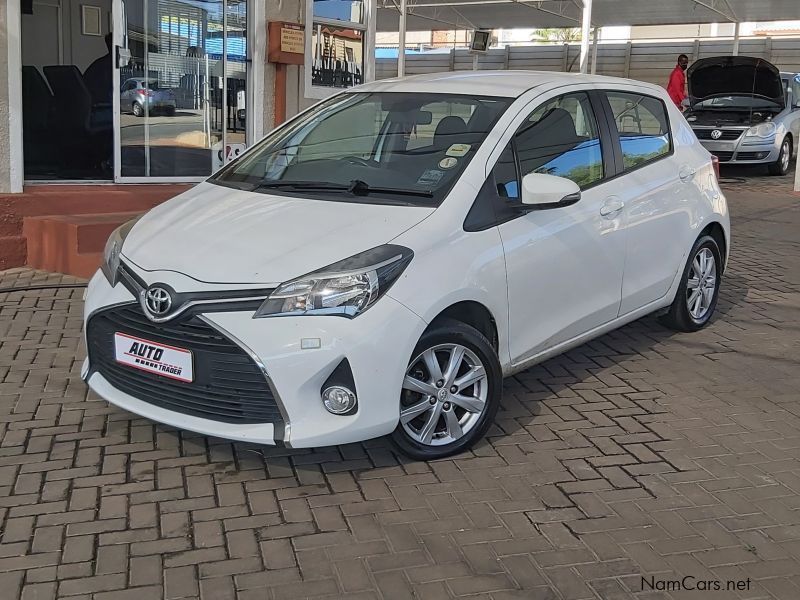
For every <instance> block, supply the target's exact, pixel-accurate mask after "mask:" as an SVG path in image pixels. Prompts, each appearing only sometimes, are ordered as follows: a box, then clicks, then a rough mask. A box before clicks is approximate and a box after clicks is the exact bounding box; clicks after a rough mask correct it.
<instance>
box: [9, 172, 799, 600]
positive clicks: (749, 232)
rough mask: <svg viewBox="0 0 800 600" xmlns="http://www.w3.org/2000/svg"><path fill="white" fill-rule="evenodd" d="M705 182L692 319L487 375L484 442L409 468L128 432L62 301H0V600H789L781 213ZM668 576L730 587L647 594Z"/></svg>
mask: <svg viewBox="0 0 800 600" xmlns="http://www.w3.org/2000/svg"><path fill="white" fill-rule="evenodd" d="M727 190H728V192H727V193H728V195H729V200H730V204H731V206H732V211H733V214H734V228H735V235H736V237H735V246H734V250H733V252H732V256H731V260H730V266H729V271H728V273H727V275H726V278H725V282H724V286H723V288H722V292H721V300H720V303H719V314H718V316H717V318H716V320H715V321H714V323H713V324H712V325H711V326H710V327H708V328H707V329H706V330H704V331H702V332H700V333H697V334H687V335H684V334H676V333H673V332H671V331H668V330H666V329H664V328H663V327H661V326H660V325H659V324H658V322H657V321H656V320H655V319H654V318H652V317H648V318H645V319H642V320H641V321H638V322H636V323H633V324H631V325H629V326H627V327H625V328H623V329H621V330H619V331H616V332H614V333H611V334H609V335H606V336H604V337H602V338H600V339H598V340H596V341H594V342H592V343H589V344H586V345H584V346H582V347H580V348H577V349H576V350H573V351H571V352H569V353H568V354H566V355H564V356H561V357H558V358H555V359H553V360H550V361H548V362H546V363H544V364H542V365H540V366H538V367H536V368H533V369H530V370H529V371H526V372H524V373H521V374H519V375H517V376H516V377H514V378H511V379H508V380H507V381H506V383H505V399H504V402H503V407H502V410H501V411H500V413H499V415H498V419H497V424H496V426H495V427H493V429H492V430H491V433H490V436H489V439H488V440H487V441H485V442H483V443H481V444H480V445H479V446H478V447H477V448H475V450H474V452H471V453H469V454H465V455H463V456H458V457H455V458H452V459H449V460H442V461H438V462H431V463H422V462H410V461H407V460H404V459H402V458H399V457H397V456H396V455H395V454H394V453H393V452H392V450H391V447H390V446H389V444H388V443H387V442H386V441H385V440H375V441H371V442H367V443H364V444H354V445H348V446H341V447H336V448H318V449H315V450H307V451H304V450H295V451H290V450H281V449H272V448H266V449H265V448H261V447H257V446H248V445H244V444H232V443H229V442H226V441H224V440H220V439H212V438H207V437H203V436H200V435H195V434H192V433H186V432H180V431H177V430H175V429H172V428H168V427H162V426H158V425H154V424H153V423H150V422H148V421H146V420H144V419H140V418H136V417H134V416H133V415H130V414H128V413H125V412H123V411H121V410H119V409H116V408H112V407H109V406H108V405H107V404H106V403H105V402H103V401H102V400H100V399H98V398H97V397H95V396H94V395H87V392H86V389H85V387H84V385H83V383H82V382H81V381H80V377H79V369H80V362H81V360H82V357H83V355H84V350H83V348H82V342H81V333H80V328H81V304H82V303H81V296H82V290H69V289H61V290H37V291H30V292H24V293H20V292H14V293H0V382H2V383H0V525H2V538H0V598H2V599H3V600H11V599H16V598H23V599H24V600H34V599H36V600H48V599H52V598H70V599H72V600H78V599H80V600H90V599H94V600H112V599H113V600H117V599H119V600H150V599H158V598H166V599H170V600H172V599H179V598H202V599H203V600H228V599H234V598H236V599H240V600H256V599H257V600H281V599H292V598H320V599H322V598H331V599H332V598H348V599H349V600H367V599H372V598H381V599H385V600H394V599H407V598H409V599H410V598H417V599H420V600H437V599H446V598H461V597H464V598H471V599H475V600H479V599H480V600H486V599H492V600H511V599H523V598H524V599H535V600H549V599H553V600H556V599H560V600H579V599H589V598H594V599H597V598H602V599H606V600H612V599H614V600H615V599H622V598H640V599H647V600H655V599H669V598H711V599H720V600H727V599H729V598H749V599H756V598H781V599H788V600H794V599H797V598H800V461H799V460H798V458H800V392H798V387H800V368H798V364H799V363H800V343H799V342H798V339H800V335H799V334H798V332H799V331H800V269H799V268H798V265H799V264H800V233H798V232H799V231H800V208H798V207H799V206H800V197H797V196H793V195H791V194H790V193H789V192H788V178H787V179H784V180H780V181H778V180H775V179H770V178H766V177H761V178H755V179H750V180H748V181H747V182H732V183H731V184H730V185H728V187H727ZM73 281H74V280H71V279H70V278H67V277H63V276H59V275H49V274H45V273H39V272H35V271H30V270H24V269H16V270H11V271H6V272H4V273H2V274H0V288H4V287H8V286H28V285H44V284H47V283H71V282H73ZM687 576H688V577H689V578H690V579H688V580H686V581H685V583H687V585H689V586H690V587H691V586H692V585H694V586H697V585H698V583H700V582H702V581H706V580H708V581H711V582H720V584H721V585H722V586H726V585H727V582H728V581H732V582H734V585H735V582H738V581H741V582H742V583H741V584H740V585H742V586H744V585H747V586H748V588H749V589H745V590H742V589H741V588H740V589H738V590H733V591H731V590H724V589H723V591H719V592H717V591H693V592H687V591H675V588H674V586H673V587H672V588H670V590H665V589H664V586H666V585H667V581H668V580H681V579H682V578H684V577H687ZM643 577H645V579H646V581H643V579H642V578H643ZM647 582H650V584H651V585H652V586H653V587H656V588H659V586H660V587H661V589H650V587H649V586H648V583H647ZM701 586H702V583H701Z"/></svg>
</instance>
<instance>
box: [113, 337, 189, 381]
mask: <svg viewBox="0 0 800 600" xmlns="http://www.w3.org/2000/svg"><path fill="white" fill-rule="evenodd" d="M114 358H115V359H116V361H117V362H118V363H121V364H123V365H125V366H128V367H133V368H134V369H140V370H142V371H147V372H148V373H155V374H156V375H161V376H162V377H169V378H170V379H177V380H178V381H185V382H187V383H188V382H191V381H192V378H193V373H192V353H191V352H190V351H189V350H184V349H183V348H176V347H174V346H167V345H165V344H159V343H158V342H151V341H149V340H143V339H141V338H137V337H133V336H132V335H128V334H127V333H120V332H116V333H115V334H114Z"/></svg>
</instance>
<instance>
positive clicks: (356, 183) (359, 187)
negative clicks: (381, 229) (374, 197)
mask: <svg viewBox="0 0 800 600" xmlns="http://www.w3.org/2000/svg"><path fill="white" fill-rule="evenodd" d="M347 191H348V192H350V193H351V194H355V195H356V196H367V195H369V194H371V193H372V192H377V193H378V194H397V195H399V196H420V197H422V198H433V192H432V191H431V190H408V189H403V188H392V187H377V186H374V185H369V184H368V183H367V182H366V181H362V180H361V179H353V180H352V181H351V182H350V185H349V186H348V188H347Z"/></svg>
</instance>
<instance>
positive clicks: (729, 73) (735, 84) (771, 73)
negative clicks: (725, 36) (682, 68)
mask: <svg viewBox="0 0 800 600" xmlns="http://www.w3.org/2000/svg"><path fill="white" fill-rule="evenodd" d="M686 79H687V82H688V85H689V97H690V98H691V101H692V104H694V103H696V102H702V101H703V100H707V99H709V98H713V97H715V96H751V95H755V96H756V97H759V98H765V99H767V100H771V101H772V102H774V103H775V104H777V105H779V106H780V107H781V108H784V106H785V98H784V92H783V83H782V82H781V74H780V71H778V68H777V67H776V66H775V65H773V64H772V63H770V62H767V61H766V60H764V59H762V58H754V57H752V56H714V57H711V58H702V59H700V60H698V61H696V62H695V63H694V64H693V65H692V66H691V67H689V70H688V71H687V72H686Z"/></svg>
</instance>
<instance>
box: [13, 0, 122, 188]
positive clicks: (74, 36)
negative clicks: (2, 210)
mask: <svg viewBox="0 0 800 600" xmlns="http://www.w3.org/2000/svg"><path fill="white" fill-rule="evenodd" d="M90 2H91V5H88V4H87V3H86V1H85V0H33V2H30V3H27V4H25V3H23V6H24V10H23V14H22V18H21V21H22V65H23V66H22V118H23V148H24V159H25V179H26V180H29V181H30V180H65V179H66V180H87V179H88V180H110V179H112V178H113V176H114V172H113V165H112V162H111V161H112V156H113V139H114V132H113V118H112V105H111V85H112V84H111V56H110V47H111V37H110V28H109V26H110V23H111V11H112V0H90ZM98 88H99V90H100V91H99V92H97V89H98ZM93 91H94V92H95V93H93Z"/></svg>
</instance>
